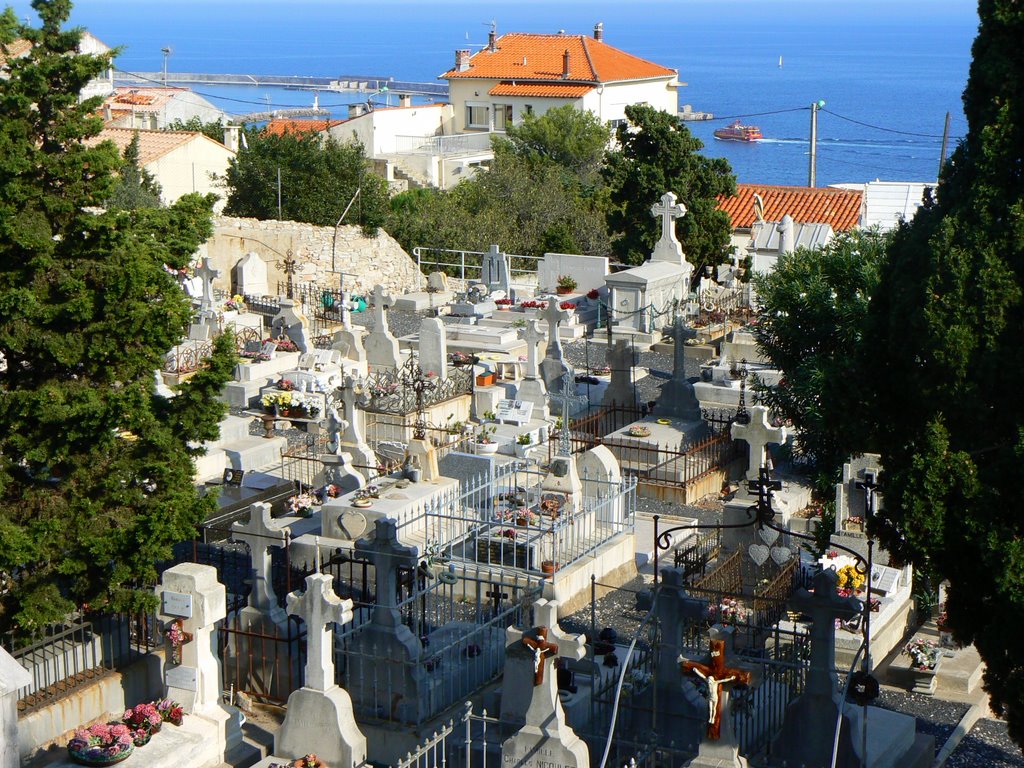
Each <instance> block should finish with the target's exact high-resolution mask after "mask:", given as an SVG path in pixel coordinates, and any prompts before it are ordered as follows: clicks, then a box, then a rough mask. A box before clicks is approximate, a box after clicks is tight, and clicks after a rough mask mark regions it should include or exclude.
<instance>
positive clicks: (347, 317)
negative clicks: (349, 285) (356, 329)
mask: <svg viewBox="0 0 1024 768" xmlns="http://www.w3.org/2000/svg"><path fill="white" fill-rule="evenodd" d="M351 299H352V297H351V296H349V294H348V291H342V292H341V306H340V307H338V311H340V312H341V327H342V328H344V329H345V330H346V331H351V330H352V307H351V306H349V301H351Z"/></svg>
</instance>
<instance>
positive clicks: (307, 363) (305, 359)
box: [299, 352, 316, 371]
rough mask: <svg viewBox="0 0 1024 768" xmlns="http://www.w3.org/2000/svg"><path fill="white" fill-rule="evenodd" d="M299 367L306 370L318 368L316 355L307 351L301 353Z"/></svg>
mask: <svg viewBox="0 0 1024 768" xmlns="http://www.w3.org/2000/svg"><path fill="white" fill-rule="evenodd" d="M299 368H300V369H302V370H304V371H312V370H314V369H315V368H316V355H314V354H313V353H311V352H305V353H303V354H301V355H299Z"/></svg>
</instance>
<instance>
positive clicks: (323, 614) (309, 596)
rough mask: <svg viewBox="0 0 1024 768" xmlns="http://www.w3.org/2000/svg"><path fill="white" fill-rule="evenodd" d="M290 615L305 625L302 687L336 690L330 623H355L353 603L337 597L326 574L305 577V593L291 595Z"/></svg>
mask: <svg viewBox="0 0 1024 768" xmlns="http://www.w3.org/2000/svg"><path fill="white" fill-rule="evenodd" d="M288 613H289V615H291V616H299V617H300V618H301V619H302V620H303V621H304V622H305V623H306V682H305V685H304V686H303V687H305V688H312V689H313V690H314V691H326V690H327V689H329V688H332V687H334V685H335V682H334V642H333V637H332V634H333V633H332V632H331V630H329V629H328V628H327V626H328V625H329V624H337V625H338V626H339V627H340V626H341V625H343V624H346V623H348V622H350V621H352V601H351V600H342V599H341V598H340V597H338V596H337V595H336V594H334V578H333V577H332V576H330V575H329V574H326V573H311V574H310V575H309V576H307V577H306V591H305V592H303V593H301V594H300V593H298V592H292V593H291V594H290V595H288Z"/></svg>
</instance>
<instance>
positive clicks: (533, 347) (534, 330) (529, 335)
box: [521, 320, 546, 379]
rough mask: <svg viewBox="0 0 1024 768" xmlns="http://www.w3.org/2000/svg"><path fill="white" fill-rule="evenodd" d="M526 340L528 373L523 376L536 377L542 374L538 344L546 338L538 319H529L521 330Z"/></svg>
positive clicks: (527, 377)
mask: <svg viewBox="0 0 1024 768" xmlns="http://www.w3.org/2000/svg"><path fill="white" fill-rule="evenodd" d="M521 333H522V336H523V341H525V342H526V374H525V376H524V377H523V378H526V379H536V378H537V377H539V376H540V360H538V359H537V345H538V344H540V343H541V342H542V341H544V339H545V338H546V337H545V336H544V332H543V331H541V329H540V322H539V321H538V320H527V321H526V328H525V329H523V331H521Z"/></svg>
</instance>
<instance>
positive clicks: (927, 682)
mask: <svg viewBox="0 0 1024 768" xmlns="http://www.w3.org/2000/svg"><path fill="white" fill-rule="evenodd" d="M903 652H904V653H905V654H907V656H909V657H910V679H911V682H912V683H913V692H914V693H923V694H926V695H931V694H933V693H935V684H936V680H935V675H936V673H937V672H938V670H939V662H940V661H941V660H942V649H941V648H940V647H939V644H938V643H936V642H935V641H933V640H921V639H920V638H915V639H913V640H911V641H910V642H909V643H907V644H906V646H904V648H903Z"/></svg>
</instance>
